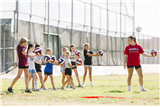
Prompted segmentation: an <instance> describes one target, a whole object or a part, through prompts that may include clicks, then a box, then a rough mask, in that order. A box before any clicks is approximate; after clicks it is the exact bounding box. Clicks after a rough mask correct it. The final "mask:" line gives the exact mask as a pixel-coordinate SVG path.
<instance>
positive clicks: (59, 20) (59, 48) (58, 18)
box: [58, 0, 61, 57]
mask: <svg viewBox="0 0 160 107" xmlns="http://www.w3.org/2000/svg"><path fill="white" fill-rule="evenodd" d="M58 19H59V20H58V35H59V53H61V35H60V34H59V23H60V2H59V0H58ZM58 57H59V56H58Z"/></svg>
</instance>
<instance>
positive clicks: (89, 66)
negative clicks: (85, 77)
mask: <svg viewBox="0 0 160 107" xmlns="http://www.w3.org/2000/svg"><path fill="white" fill-rule="evenodd" d="M84 66H85V67H87V68H91V67H92V65H84Z"/></svg>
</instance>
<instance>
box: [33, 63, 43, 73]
mask: <svg viewBox="0 0 160 107" xmlns="http://www.w3.org/2000/svg"><path fill="white" fill-rule="evenodd" d="M35 68H36V71H37V72H42V70H41V65H40V64H37V63H35Z"/></svg>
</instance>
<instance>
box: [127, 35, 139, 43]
mask: <svg viewBox="0 0 160 107" xmlns="http://www.w3.org/2000/svg"><path fill="white" fill-rule="evenodd" d="M128 38H130V39H133V40H134V42H135V43H136V44H137V39H136V37H135V36H129V37H128Z"/></svg>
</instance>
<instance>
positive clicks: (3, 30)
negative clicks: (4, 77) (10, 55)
mask: <svg viewBox="0 0 160 107" xmlns="http://www.w3.org/2000/svg"><path fill="white" fill-rule="evenodd" d="M5 26H6V24H5V25H3V29H2V32H3V33H2V34H3V72H5V64H6V63H5Z"/></svg>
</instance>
